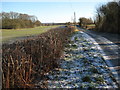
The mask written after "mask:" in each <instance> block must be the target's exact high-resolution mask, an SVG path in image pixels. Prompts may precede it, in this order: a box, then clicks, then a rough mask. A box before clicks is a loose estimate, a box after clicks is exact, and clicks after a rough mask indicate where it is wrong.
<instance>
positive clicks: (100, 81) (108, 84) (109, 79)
mask: <svg viewBox="0 0 120 90" xmlns="http://www.w3.org/2000/svg"><path fill="white" fill-rule="evenodd" d="M63 55H64V57H63V58H61V60H60V62H59V63H60V66H59V68H55V69H54V70H52V71H51V72H49V73H46V77H47V79H48V80H47V83H48V84H47V85H48V88H89V87H91V88H116V87H117V84H116V82H115V78H114V77H113V75H112V73H111V72H110V70H109V69H108V66H107V64H106V63H105V61H104V59H103V57H102V54H101V52H100V51H99V49H98V47H97V46H96V45H94V44H93V43H92V41H91V40H90V39H89V37H88V35H87V34H85V33H84V32H82V31H78V32H75V33H74V34H73V35H72V36H71V40H70V41H69V43H68V44H66V46H65V48H64V54H63ZM43 82H46V81H41V82H39V83H38V84H39V85H41V84H42V83H43Z"/></svg>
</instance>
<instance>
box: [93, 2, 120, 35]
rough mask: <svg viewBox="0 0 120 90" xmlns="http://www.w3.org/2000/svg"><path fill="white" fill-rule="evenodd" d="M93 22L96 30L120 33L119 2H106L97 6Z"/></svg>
mask: <svg viewBox="0 0 120 90" xmlns="http://www.w3.org/2000/svg"><path fill="white" fill-rule="evenodd" d="M95 24H96V29H95V30H97V31H102V32H111V33H120V30H119V28H120V2H118V1H114V2H108V3H107V4H106V5H102V6H100V7H99V8H97V14H96V19H95Z"/></svg>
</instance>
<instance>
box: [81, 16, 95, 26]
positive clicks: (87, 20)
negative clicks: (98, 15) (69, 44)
mask: <svg viewBox="0 0 120 90" xmlns="http://www.w3.org/2000/svg"><path fill="white" fill-rule="evenodd" d="M90 23H93V21H92V19H89V18H85V17H81V18H80V19H79V25H80V26H81V27H86V25H87V24H90Z"/></svg>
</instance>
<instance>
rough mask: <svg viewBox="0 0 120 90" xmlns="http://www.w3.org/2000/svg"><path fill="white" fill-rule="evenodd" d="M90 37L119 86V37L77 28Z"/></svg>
mask: <svg viewBox="0 0 120 90" xmlns="http://www.w3.org/2000/svg"><path fill="white" fill-rule="evenodd" d="M79 30H82V31H84V32H85V33H87V34H88V35H90V36H91V37H92V38H94V40H95V41H96V42H97V43H98V45H99V46H100V47H101V48H102V50H103V52H104V59H105V61H106V63H107V64H108V66H109V69H110V70H111V71H112V74H113V75H114V76H115V77H116V80H117V82H118V83H119V85H120V55H119V54H120V36H119V35H118V34H110V33H102V32H95V31H90V30H84V29H81V28H79Z"/></svg>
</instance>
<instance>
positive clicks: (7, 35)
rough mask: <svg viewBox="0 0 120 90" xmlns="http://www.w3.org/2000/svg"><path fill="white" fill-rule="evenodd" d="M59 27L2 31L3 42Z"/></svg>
mask: <svg viewBox="0 0 120 90" xmlns="http://www.w3.org/2000/svg"><path fill="white" fill-rule="evenodd" d="M58 26H59V25H54V26H40V27H35V28H26V29H2V41H3V42H6V41H8V40H10V39H12V38H16V37H23V36H30V35H37V34H40V33H43V32H46V31H48V30H49V29H51V28H55V27H58Z"/></svg>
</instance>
